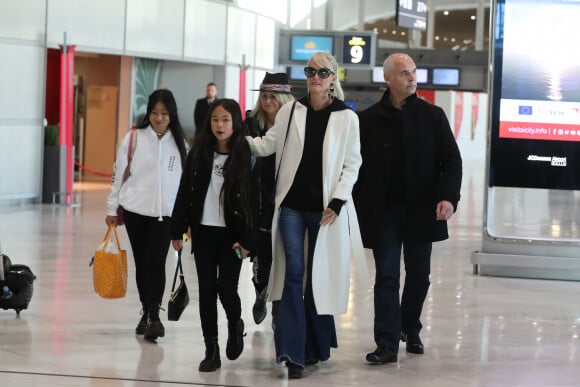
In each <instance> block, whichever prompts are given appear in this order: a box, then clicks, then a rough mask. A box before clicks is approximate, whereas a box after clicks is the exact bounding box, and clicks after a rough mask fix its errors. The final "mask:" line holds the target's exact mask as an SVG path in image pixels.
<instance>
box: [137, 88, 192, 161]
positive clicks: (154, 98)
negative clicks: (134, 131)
mask: <svg viewBox="0 0 580 387" xmlns="http://www.w3.org/2000/svg"><path fill="white" fill-rule="evenodd" d="M158 102H161V103H162V104H163V105H164V106H165V108H166V109H167V111H168V112H169V130H170V131H171V134H172V135H173V138H174V139H175V145H177V149H179V154H180V155H181V167H182V168H183V167H184V166H185V159H186V158H187V150H186V149H185V133H184V132H183V128H182V127H181V122H180V121H179V116H178V115H177V103H176V102H175V98H174V97H173V93H172V92H171V91H169V90H167V89H158V90H155V91H154V92H153V93H151V95H150V96H149V100H148V101H147V113H145V117H143V122H141V124H140V125H138V126H137V128H139V129H145V128H146V127H148V126H149V125H151V122H150V121H149V115H150V114H151V112H152V111H153V109H154V108H155V105H157V103H158Z"/></svg>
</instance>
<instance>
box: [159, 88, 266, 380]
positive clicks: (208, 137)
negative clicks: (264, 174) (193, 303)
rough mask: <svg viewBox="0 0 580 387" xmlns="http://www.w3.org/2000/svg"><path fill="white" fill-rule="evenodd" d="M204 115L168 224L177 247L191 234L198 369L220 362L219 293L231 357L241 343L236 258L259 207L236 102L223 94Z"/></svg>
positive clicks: (243, 251) (250, 238)
mask: <svg viewBox="0 0 580 387" xmlns="http://www.w3.org/2000/svg"><path fill="white" fill-rule="evenodd" d="M208 118H209V119H208V121H207V123H206V126H205V127H204V128H203V129H202V130H201V131H200V132H198V133H197V134H196V136H195V140H194V144H193V148H192V150H191V152H190V154H189V156H188V158H187V161H186V165H185V169H184V172H183V175H182V178H181V183H180V185H179V191H178V193H177V198H176V200H175V206H174V210H173V215H172V221H171V233H172V240H173V242H172V244H173V247H174V248H175V249H176V250H181V249H182V248H183V243H182V235H183V233H184V232H186V231H187V230H188V228H189V229H190V231H191V248H192V253H193V254H194V257H195V265H196V268H197V276H198V283H199V309H200V316H201V327H202V331H203V336H204V340H205V345H206V352H205V359H203V361H202V362H201V364H200V365H199V370H200V371H202V372H211V371H215V370H216V369H217V368H220V366H221V360H220V353H219V346H218V326H217V297H218V295H219V298H220V301H221V303H222V305H223V307H224V309H225V312H226V315H227V318H228V341H227V346H226V356H227V358H228V359H230V360H235V359H237V358H238V357H239V356H240V354H241V353H242V350H243V348H244V341H243V336H244V322H243V320H242V319H241V318H240V316H241V303H240V298H239V296H238V279H239V276H240V269H241V266H242V260H243V258H245V257H246V256H247V255H248V253H249V250H251V249H252V248H253V245H254V240H255V231H254V227H253V219H254V218H255V211H256V207H257V205H256V204H255V199H254V198H255V197H257V195H255V194H254V193H253V192H252V190H253V188H252V187H253V186H256V185H257V184H256V183H255V182H254V181H253V179H252V158H251V153H250V149H249V147H248V144H247V142H246V141H245V140H244V135H245V130H244V129H245V126H244V124H243V122H242V114H241V111H240V106H239V105H238V103H237V102H236V101H234V100H232V99H221V100H219V101H217V102H216V103H215V104H214V105H213V106H212V107H211V109H210V111H209V116H208Z"/></svg>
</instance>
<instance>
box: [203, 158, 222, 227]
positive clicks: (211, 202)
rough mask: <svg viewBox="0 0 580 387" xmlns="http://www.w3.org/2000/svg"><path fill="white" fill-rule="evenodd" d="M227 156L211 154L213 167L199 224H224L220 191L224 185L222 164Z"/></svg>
mask: <svg viewBox="0 0 580 387" xmlns="http://www.w3.org/2000/svg"><path fill="white" fill-rule="evenodd" d="M227 158H228V155H227V154H222V153H217V152H214V154H213V168H212V172H211V178H210V181H209V187H208V188H207V194H206V195H205V201H204V203H203V214H202V215H201V224H203V225H205V226H217V227H225V226H226V221H225V219H224V206H223V198H222V197H221V191H222V186H223V185H224V164H225V163H226V160H227Z"/></svg>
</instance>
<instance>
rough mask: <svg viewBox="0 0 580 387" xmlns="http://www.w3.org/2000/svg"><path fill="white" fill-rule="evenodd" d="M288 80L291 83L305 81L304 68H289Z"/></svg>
mask: <svg viewBox="0 0 580 387" xmlns="http://www.w3.org/2000/svg"><path fill="white" fill-rule="evenodd" d="M290 79H291V80H293V81H305V80H306V74H304V66H290Z"/></svg>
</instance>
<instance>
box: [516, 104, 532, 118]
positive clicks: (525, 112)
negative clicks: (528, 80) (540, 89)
mask: <svg viewBox="0 0 580 387" xmlns="http://www.w3.org/2000/svg"><path fill="white" fill-rule="evenodd" d="M518 114H519V115H520V116H531V115H532V107H531V106H526V105H520V106H518Z"/></svg>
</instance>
